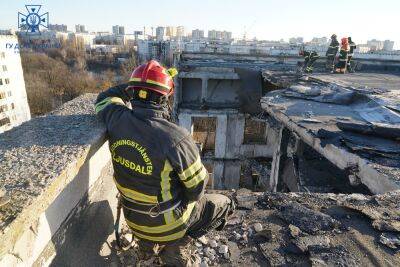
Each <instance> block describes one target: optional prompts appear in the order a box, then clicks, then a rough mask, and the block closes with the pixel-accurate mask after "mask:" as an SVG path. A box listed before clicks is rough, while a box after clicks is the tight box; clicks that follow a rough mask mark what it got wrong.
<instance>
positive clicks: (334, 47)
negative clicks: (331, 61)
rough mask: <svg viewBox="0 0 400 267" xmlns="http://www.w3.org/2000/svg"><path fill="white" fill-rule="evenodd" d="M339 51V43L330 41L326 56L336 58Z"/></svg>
mask: <svg viewBox="0 0 400 267" xmlns="http://www.w3.org/2000/svg"><path fill="white" fill-rule="evenodd" d="M338 51H339V42H338V41H337V40H332V41H331V43H330V45H329V47H328V50H327V51H326V56H336V54H337V52H338Z"/></svg>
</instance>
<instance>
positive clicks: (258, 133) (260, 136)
mask: <svg viewBox="0 0 400 267" xmlns="http://www.w3.org/2000/svg"><path fill="white" fill-rule="evenodd" d="M266 126H267V125H266V122H265V121H258V120H254V119H252V118H246V121H245V128H244V140H243V144H265V142H266V141H267V139H266Z"/></svg>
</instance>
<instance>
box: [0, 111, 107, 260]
mask: <svg viewBox="0 0 400 267" xmlns="http://www.w3.org/2000/svg"><path fill="white" fill-rule="evenodd" d="M93 119H94V120H95V119H96V118H95V116H93ZM110 160H111V156H110V154H109V152H108V142H106V139H105V130H104V131H102V132H101V133H99V134H96V135H95V137H94V138H93V139H92V140H91V142H90V143H89V144H87V145H85V147H84V149H83V151H82V152H81V153H80V154H79V155H78V156H77V157H76V158H75V159H74V160H73V161H72V162H70V163H69V164H68V165H67V166H66V167H65V168H64V170H62V172H61V173H60V174H59V175H58V176H57V177H55V178H54V179H52V182H51V184H50V185H49V186H48V187H47V188H46V189H45V190H44V191H43V192H42V193H41V194H40V195H39V196H38V197H36V198H35V199H34V201H33V202H32V203H31V204H30V205H29V206H28V207H26V208H24V210H23V211H22V212H21V213H19V214H18V216H17V217H16V218H15V219H14V220H13V221H12V222H11V223H10V224H9V225H8V226H7V228H6V229H5V230H4V232H0V266H19V265H23V266H31V265H32V264H33V263H34V262H35V260H36V259H37V258H38V257H39V255H40V254H41V253H42V251H43V250H44V249H45V247H46V246H47V245H48V243H49V242H51V241H52V237H53V235H54V234H55V233H56V232H57V231H58V230H59V228H60V227H61V226H62V224H63V222H64V221H65V220H66V219H67V218H68V216H69V214H71V212H72V211H73V209H74V208H76V207H77V205H78V203H79V202H80V201H81V200H82V199H83V198H84V197H85V195H87V193H88V192H89V191H90V188H91V187H92V186H93V184H95V183H96V181H97V180H98V179H99V178H100V177H101V172H102V170H103V169H104V167H105V166H106V165H107V164H108V163H109V162H110Z"/></svg>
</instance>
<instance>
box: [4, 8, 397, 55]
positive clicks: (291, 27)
mask: <svg viewBox="0 0 400 267" xmlns="http://www.w3.org/2000/svg"><path fill="white" fill-rule="evenodd" d="M115 2H117V3H119V4H116V3H115ZM297 2H298V1H291V0H287V1H279V3H278V1H258V0H253V1H240V0H233V1H231V3H230V5H229V6H228V7H227V6H226V3H221V2H219V1H218V2H215V1H210V0H207V1H203V2H201V3H199V2H194V1H190V2H187V1H180V0H172V1H168V3H166V2H163V1H159V0H155V1H153V4H152V6H155V7H158V8H156V9H154V10H151V7H149V6H146V3H143V2H137V3H132V2H130V1H126V0H119V1H114V2H112V4H110V2H109V1H90V0H89V1H85V2H82V1H80V2H78V1H76V0H71V1H69V2H68V4H65V3H61V1H59V0H52V1H42V2H40V3H37V2H34V1H29V2H22V1H9V2H4V1H3V2H2V3H1V4H0V17H2V21H1V22H0V28H3V29H4V28H13V29H16V28H17V25H16V24H17V12H18V11H21V10H22V9H23V8H24V5H25V4H42V5H44V7H43V9H45V10H46V11H48V12H49V13H50V23H51V24H66V25H67V26H68V29H69V30H70V31H71V30H73V29H74V27H75V25H76V24H82V25H85V26H86V29H87V30H88V31H90V32H92V31H93V32H96V31H109V32H111V31H112V26H113V25H121V26H124V27H125V33H130V34H132V33H133V31H135V30H137V31H142V30H143V26H147V29H148V30H149V31H150V30H151V27H154V32H155V28H156V27H157V26H180V25H182V26H184V27H185V28H186V30H187V31H188V32H191V31H192V30H194V29H201V30H204V32H205V35H206V34H207V32H208V31H209V30H213V29H215V30H221V31H230V32H232V33H233V37H234V38H242V37H243V35H244V34H245V33H246V35H247V37H248V38H249V39H252V38H253V37H256V38H257V39H259V40H280V39H284V40H288V39H289V38H291V37H298V36H299V37H304V40H305V41H309V40H311V39H312V38H313V37H323V36H326V37H329V36H330V34H331V33H333V32H335V33H336V34H337V35H338V36H339V37H340V36H349V35H351V36H352V37H353V39H354V40H356V41H357V43H366V41H367V40H371V39H379V40H387V39H389V40H393V41H395V48H396V49H399V48H400V47H399V46H400V38H399V36H398V34H396V33H395V32H394V31H393V30H392V28H393V27H392V26H391V25H395V19H396V16H395V10H398V9H396V8H395V7H397V6H398V7H399V8H400V3H398V2H396V1H392V0H383V1H380V3H379V5H376V2H374V4H375V5H374V6H371V5H370V4H369V3H370V2H371V3H372V1H358V0H356V1H351V2H350V1H342V0H339V1H336V2H335V7H332V10H327V9H329V7H330V4H329V2H327V1H318V2H317V1H312V0H309V1H302V3H301V4H300V3H297ZM321 2H322V3H321ZM341 5H344V6H345V7H346V8H344V10H345V11H346V12H344V13H346V14H342V13H340V10H341V9H340V8H339V7H340V6H341ZM283 6H285V8H286V9H285V10H284V12H283V11H282V7H283ZM388 7H390V8H388ZM88 10H90V12H89V13H88ZM129 10H132V12H131V13H130V12H129ZM138 10H140V12H139V11H138ZM182 10H186V12H182ZM187 10H189V11H187ZM190 10H196V11H193V12H192V11H190ZM310 10H312V12H310ZM348 10H355V11H356V12H347V11H348ZM307 12H308V13H307ZM329 12H332V14H333V19H327V18H326V13H329ZM165 14H168V15H165ZM235 18H236V19H235ZM269 25H274V26H272V27H271V26H269ZM310 25H311V26H310ZM346 26H349V27H348V28H349V29H346V30H344V29H343V28H345V27H346ZM350 28H352V29H350Z"/></svg>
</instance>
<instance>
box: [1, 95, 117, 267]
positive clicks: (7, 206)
mask: <svg viewBox="0 0 400 267" xmlns="http://www.w3.org/2000/svg"><path fill="white" fill-rule="evenodd" d="M94 100H95V95H92V94H88V95H83V96H81V97H79V98H77V99H74V100H73V101H71V102H68V103H67V104H65V105H64V106H62V107H61V108H60V109H58V110H56V111H54V112H52V113H50V114H48V115H46V116H43V117H37V118H34V119H32V120H30V121H28V122H26V123H24V124H22V125H21V126H18V127H16V128H14V129H12V130H10V131H8V132H6V133H4V134H1V135H0V176H1V179H0V188H3V191H5V195H3V196H0V197H1V200H2V201H1V202H2V203H0V204H1V206H0V266H15V265H17V264H21V265H24V266H31V265H32V264H34V263H35V262H36V261H37V259H38V258H41V262H40V263H38V262H36V264H39V265H41V264H43V263H44V262H46V261H47V260H49V258H51V257H52V254H54V251H53V252H51V251H50V252H49V250H48V248H49V247H50V248H53V249H57V247H58V246H59V244H57V242H62V241H63V240H65V237H63V236H62V235H63V232H64V231H65V228H67V227H68V217H69V216H71V215H72V214H74V210H76V208H77V207H78V206H82V205H85V204H86V202H88V201H89V200H90V196H91V194H90V192H91V189H93V188H94V187H95V186H96V184H98V183H101V181H100V180H101V179H100V178H101V177H102V175H101V173H102V170H103V168H104V167H105V166H106V165H107V164H109V162H110V156H109V153H108V149H107V146H106V144H105V129H104V126H102V125H101V123H99V122H98V121H97V120H96V118H95V115H94V111H93V102H94ZM56 234H59V235H61V237H60V236H59V237H58V238H56ZM57 240H58V241H57ZM44 250H47V252H46V253H47V254H48V255H45V256H44V255H43V253H44ZM50 250H51V249H50Z"/></svg>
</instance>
